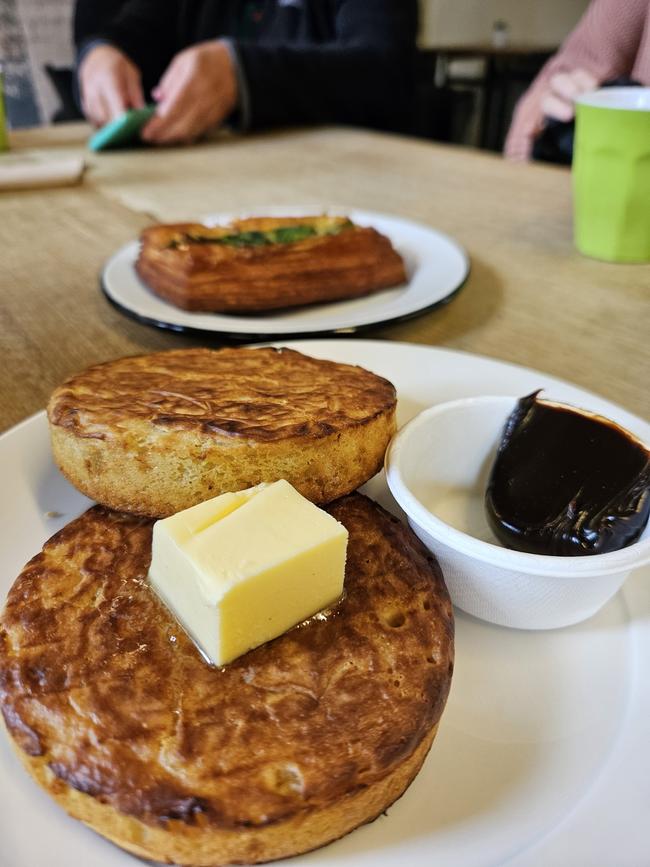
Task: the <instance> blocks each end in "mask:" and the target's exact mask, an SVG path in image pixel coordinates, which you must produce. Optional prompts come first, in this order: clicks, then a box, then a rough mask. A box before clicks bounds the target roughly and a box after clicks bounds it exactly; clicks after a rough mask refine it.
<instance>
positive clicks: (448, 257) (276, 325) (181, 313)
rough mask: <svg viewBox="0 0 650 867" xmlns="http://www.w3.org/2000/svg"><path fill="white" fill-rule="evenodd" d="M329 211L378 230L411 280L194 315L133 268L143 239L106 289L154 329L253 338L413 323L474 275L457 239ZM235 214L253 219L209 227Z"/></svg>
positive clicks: (114, 264)
mask: <svg viewBox="0 0 650 867" xmlns="http://www.w3.org/2000/svg"><path fill="white" fill-rule="evenodd" d="M325 210H326V211H327V212H328V213H330V214H336V213H344V214H346V215H348V216H349V217H350V219H352V220H353V221H354V222H355V223H358V225H360V226H373V227H374V228H375V229H377V230H378V231H380V232H382V233H383V234H384V235H386V236H387V237H389V238H390V239H391V241H392V242H393V245H394V246H395V248H396V249H397V251H398V252H399V253H400V254H401V255H402V257H403V258H404V261H405V263H406V270H407V273H408V276H409V282H408V283H407V284H406V285H404V286H398V287H396V288H394V289H384V290H383V291H381V292H375V293H374V294H372V295H368V296H366V297H365V298H353V299H351V300H349V301H337V302H334V303H331V304H315V305H311V306H309V307H304V308H297V309H295V310H291V311H286V310H283V311H281V312H280V313H270V314H267V315H266V316H233V315H225V314H222V313H191V312H188V311H186V310H181V309H179V308H178V307H174V306H173V305H172V304H168V303H167V302H166V301H163V299H162V298H159V297H158V296H157V295H154V293H153V292H152V291H151V290H150V289H148V288H147V286H145V285H144V283H143V282H142V281H141V280H140V278H139V277H138V275H137V273H136V271H135V268H134V265H135V261H136V259H137V257H138V250H139V247H140V245H139V242H138V241H133V242H131V243H130V244H127V245H126V246H125V247H122V248H121V249H120V250H118V252H117V253H116V254H115V255H114V256H112V257H111V258H110V259H109V260H108V262H107V263H106V266H105V267H104V271H103V273H102V289H103V290H104V293H105V294H106V296H107V297H108V299H109V300H110V301H111V302H112V303H113V304H115V306H116V307H118V309H120V310H121V311H122V312H124V313H126V314H127V315H129V316H131V317H133V318H135V319H138V320H139V321H140V322H144V323H146V324H148V325H155V326H157V327H159V328H167V329H171V330H173V331H190V332H199V333H204V332H209V333H211V334H212V335H217V334H218V335H227V336H230V337H237V338H238V339H244V338H245V339H248V340H254V339H258V338H274V339H278V338H280V337H296V336H301V335H315V334H325V333H332V332H334V333H342V332H345V333H347V332H354V331H357V330H359V329H362V328H367V327H370V326H376V325H380V324H386V323H387V322H396V321H398V320H402V319H409V318H410V317H412V316H417V315H419V314H421V313H424V312H426V311H428V310H431V309H433V308H434V307H437V306H439V305H440V304H444V303H446V302H447V301H450V300H451V298H452V297H453V296H454V294H455V293H456V292H457V291H458V290H459V289H460V288H461V286H462V285H463V283H464V282H465V279H466V277H467V275H468V273H469V259H468V257H467V254H466V253H465V251H464V250H463V248H462V247H460V246H459V244H457V243H456V241H454V240H452V239H451V238H449V237H447V236H446V235H443V234H442V233H440V232H437V231H436V230H435V229H431V228H429V227H428V226H423V225H420V224H418V223H413V222H411V221H409V220H403V219H401V218H400V217H391V216H387V215H385V214H376V213H373V212H370V211H357V210H353V209H352V210H350V209H340V208H327V209H325ZM322 211H323V207H322V206H321V207H318V206H315V207H311V208H306V207H304V206H301V207H283V208H278V207H275V208H273V207H272V208H269V207H266V208H259V209H258V210H257V211H256V213H265V214H267V215H270V216H302V215H305V214H314V213H322ZM234 216H246V215H245V214H239V215H233V214H221V215H213V216H210V217H207V218H205V219H204V220H203V222H205V223H207V224H208V225H217V224H221V223H228V222H230V221H231V220H232V219H233V217H234Z"/></svg>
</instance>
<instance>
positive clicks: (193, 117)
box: [141, 40, 237, 144]
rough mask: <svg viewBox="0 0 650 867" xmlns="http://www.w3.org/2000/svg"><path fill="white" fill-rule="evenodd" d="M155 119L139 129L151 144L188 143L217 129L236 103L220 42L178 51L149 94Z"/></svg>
mask: <svg viewBox="0 0 650 867" xmlns="http://www.w3.org/2000/svg"><path fill="white" fill-rule="evenodd" d="M153 96H154V99H156V100H157V102H158V107H157V108H156V114H155V116H154V117H153V118H152V119H151V120H150V121H149V123H148V124H147V125H146V126H145V127H144V129H143V130H142V133H141V135H142V138H143V139H144V141H147V142H151V143H154V144H176V143H188V142H192V141H194V140H195V139H197V138H198V137H199V136H201V135H203V133H205V132H207V131H208V130H209V129H212V128H213V127H216V126H218V125H219V124H220V123H221V122H222V121H223V120H224V119H225V118H226V117H227V116H228V115H229V114H230V112H231V111H232V110H233V109H234V107H235V105H236V104H237V77H236V74H235V70H234V67H233V62H232V58H231V56H230V51H229V49H228V46H227V45H226V43H224V42H222V41H221V40H212V41H210V42H201V43H199V44H198V45H193V46H192V47H191V48H186V49H185V50H184V51H181V52H179V53H178V54H177V55H176V57H174V59H173V60H172V62H171V63H170V64H169V66H168V67H167V70H166V71H165V74H164V75H163V77H162V78H161V79H160V84H159V85H158V87H157V88H156V89H155V90H154V91H153Z"/></svg>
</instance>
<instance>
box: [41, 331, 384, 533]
mask: <svg viewBox="0 0 650 867" xmlns="http://www.w3.org/2000/svg"><path fill="white" fill-rule="evenodd" d="M395 406H396V397H395V389H394V387H393V386H392V385H391V383H390V382H388V381H387V380H385V379H382V378H381V377H379V376H376V375H375V374H374V373H370V372H369V371H367V370H364V369H363V368H361V367H354V366H352V365H348V364H338V363H336V362H332V361H322V360H320V359H316V358H310V357H309V356H306V355H303V354H301V353H299V352H295V351H294V350H290V349H271V348H261V349H246V348H241V349H219V350H211V349H180V350H174V351H171V352H157V353H153V354H150V355H140V356H134V357H130V358H120V359H117V360H116V361H109V362H107V363H106V364H100V365H97V366H95V367H91V368H89V369H88V370H85V371H83V372H82V373H80V374H78V375H76V376H73V377H72V378H71V379H69V380H68V381H67V382H65V383H64V384H63V385H62V386H60V387H59V388H57V389H56V390H55V392H54V393H53V394H52V397H51V399H50V402H49V405H48V419H49V424H50V434H51V441H52V450H53V453H54V457H55V460H56V462H57V464H58V465H59V467H60V469H61V471H62V472H63V474H64V475H65V476H66V477H67V478H68V479H69V480H70V481H71V482H72V484H73V485H75V487H76V488H78V490H80V491H81V492H82V493H84V494H86V495H87V496H89V497H91V498H92V499H94V500H96V501H97V502H99V503H103V504H104V505H107V506H110V507H111V508H114V509H119V510H121V511H127V512H134V513H137V514H141V515H149V516H152V517H161V516H165V515H170V514H173V513H174V512H179V511H180V510H181V509H185V508H187V507H188V506H193V505H194V504H195V503H199V502H202V501H203V500H208V499H210V498H211V497H215V496H217V494H222V493H224V492H226V491H238V490H242V489H243V488H249V487H251V486H252V485H257V484H259V483H260V482H274V481H277V480H278V479H286V480H287V481H288V482H290V483H291V484H292V485H293V486H294V487H295V488H297V489H298V490H299V491H300V493H301V494H303V495H304V496H305V497H307V498H308V499H310V500H312V501H313V502H315V503H326V502H329V501H330V500H334V499H336V498H337V497H340V496H342V495H343V494H348V493H350V492H351V491H353V490H355V489H356V488H358V487H359V485H362V484H363V483H364V482H366V481H367V480H368V479H369V478H371V477H372V476H373V475H374V474H375V473H376V472H378V471H379V470H380V469H381V466H382V464H383V459H384V452H385V451H386V447H387V445H388V442H389V440H390V438H391V436H392V434H393V433H394V430H395Z"/></svg>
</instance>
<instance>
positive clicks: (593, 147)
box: [573, 87, 650, 262]
mask: <svg viewBox="0 0 650 867" xmlns="http://www.w3.org/2000/svg"><path fill="white" fill-rule="evenodd" d="M573 203H574V232H575V244H576V247H577V248H578V250H580V252H581V253H584V254H585V255H586V256H593V257H594V258H596V259H605V260H606V261H608V262H650V87H608V88H604V89H602V90H596V91H594V92H593V93H588V94H585V95H584V96H583V97H581V98H580V99H579V100H578V101H577V104H576V132H575V144H574V151H573Z"/></svg>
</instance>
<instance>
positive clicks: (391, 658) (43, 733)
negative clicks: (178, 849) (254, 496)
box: [0, 495, 453, 842]
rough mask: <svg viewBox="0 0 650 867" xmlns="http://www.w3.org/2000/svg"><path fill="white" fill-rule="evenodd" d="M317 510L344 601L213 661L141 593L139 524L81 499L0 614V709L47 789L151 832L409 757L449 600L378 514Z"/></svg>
mask: <svg viewBox="0 0 650 867" xmlns="http://www.w3.org/2000/svg"><path fill="white" fill-rule="evenodd" d="M329 511H330V512H331V514H333V515H334V517H335V518H337V519H338V520H339V521H341V522H342V523H343V524H344V525H345V526H346V527H347V528H348V530H349V533H350V541H349V548H348V563H347V568H346V584H345V586H346V595H345V597H344V599H343V601H342V602H341V603H339V607H338V608H337V609H336V611H335V613H333V614H331V615H330V616H328V617H327V618H326V619H324V620H319V619H313V620H311V621H309V622H308V623H307V624H305V625H303V626H299V627H296V628H295V629H293V630H291V631H290V632H288V633H286V634H285V635H283V636H281V637H280V638H278V639H276V640H274V641H272V642H270V643H268V644H266V645H263V646H262V647H260V648H257V649H256V650H253V651H251V652H250V653H248V654H246V655H244V656H243V657H240V658H239V659H238V660H236V661H235V662H233V663H232V664H230V665H229V666H227V667H225V668H224V669H215V668H212V667H209V666H208V665H206V663H205V662H204V661H203V660H202V658H201V656H200V654H199V652H198V651H197V650H196V648H195V646H194V645H193V644H192V642H191V641H190V640H189V639H188V638H187V636H186V635H185V634H184V632H183V631H182V629H181V628H180V627H179V626H178V624H177V622H176V621H175V620H174V619H173V617H172V616H171V615H170V613H169V612H168V611H167V609H166V608H164V607H163V606H162V605H161V603H160V602H159V601H158V599H157V597H156V596H155V595H154V593H153V592H152V591H151V590H150V588H149V586H148V584H147V581H146V574H147V568H148V565H149V560H150V546H151V523H150V522H149V521H146V520H144V519H139V518H134V517H132V516H127V515H121V514H118V513H115V512H110V511H108V510H106V509H104V508H103V507H99V506H96V507H94V508H92V509H91V510H90V511H88V512H86V513H85V514H84V515H82V516H81V517H80V518H78V519H77V520H76V521H73V522H72V523H71V524H69V525H68V526H67V527H65V528H64V529H63V530H62V531H61V532H59V533H57V534H56V535H55V536H54V537H53V538H52V539H50V541H49V542H47V543H46V545H45V547H44V549H43V551H42V553H40V554H39V555H37V556H36V557H35V558H34V559H33V560H32V561H31V562H30V563H28V564H27V566H26V567H25V568H24V570H23V572H22V573H21V575H20V576H19V578H18V579H17V581H16V582H15V584H14V585H13V587H12V589H11V591H10V593H9V597H8V601H7V605H6V609H5V611H4V613H3V615H2V618H1V619H0V702H1V705H2V711H3V714H4V719H5V721H6V724H7V726H8V729H9V732H10V733H11V735H12V737H13V739H14V741H15V743H16V744H17V746H18V747H19V749H20V750H21V751H24V753H26V754H27V757H26V763H27V766H28V767H36V766H37V764H41V765H42V764H43V763H45V764H46V765H47V766H49V768H50V769H51V771H52V772H53V774H54V778H55V779H57V780H58V781H59V783H58V785H59V789H57V788H56V786H52V787H50V789H51V792H52V794H54V796H55V797H57V792H58V794H59V795H60V794H61V791H63V790H67V787H72V788H73V789H76V790H78V791H81V792H85V793H87V794H88V795H90V796H92V798H93V799H96V800H97V801H100V802H101V803H102V804H104V805H110V806H112V807H113V808H114V809H115V810H117V811H119V812H120V813H121V814H127V815H130V816H132V817H136V818H137V819H139V820H141V821H143V822H145V823H148V825H155V826H157V827H161V826H163V827H169V825H168V822H167V820H169V819H172V820H177V823H176V824H182V825H183V826H194V825H196V824H197V823H199V824H202V825H203V826H207V827H213V828H217V827H218V828H225V829H235V830H237V829H245V828H255V827H262V826H269V825H273V824H274V823H278V822H282V821H284V820H285V819H287V818H290V817H292V816H296V815H303V816H304V815H306V814H309V813H310V811H313V810H318V809H319V808H322V807H324V806H325V805H327V804H329V803H331V802H334V801H338V800H339V799H341V798H343V797H345V796H346V795H347V794H349V793H354V792H357V791H359V790H361V789H363V788H364V787H367V786H371V785H372V784H373V783H374V782H375V781H377V780H380V779H382V777H383V776H384V775H386V774H388V773H390V772H391V771H392V770H393V769H394V768H396V767H397V766H399V764H400V763H401V762H402V761H403V760H405V759H406V758H407V757H408V756H410V755H411V754H412V753H413V751H414V750H415V749H416V748H417V746H418V745H419V744H420V743H421V742H422V740H423V739H424V738H425V737H426V736H427V735H428V734H430V733H431V730H432V727H433V726H435V724H436V723H437V721H438V719H439V717H440V715H441V713H442V710H443V707H444V704H445V700H446V698H447V693H448V691H449V685H450V679H451V671H452V664H453V621H452V611H451V605H450V602H449V598H448V595H447V591H446V589H445V586H444V583H443V580H442V577H441V574H440V571H439V569H438V566H437V564H436V563H435V561H433V559H432V558H431V557H430V556H429V555H428V552H427V551H426V550H425V549H424V548H423V546H422V545H421V544H420V542H419V540H418V539H416V537H415V536H414V535H413V534H412V533H411V531H410V530H409V529H408V528H407V527H406V526H404V525H403V524H401V523H400V522H399V521H397V519H395V518H392V517H391V516H389V515H388V514H387V513H386V512H384V511H383V510H382V509H381V508H380V507H378V506H377V505H376V504H374V503H372V502H371V501H370V500H368V499H366V498H364V497H362V496H360V495H352V496H349V497H346V498H344V499H342V500H340V501H338V502H337V503H335V504H333V505H332V506H331V507H330V508H329ZM29 757H31V758H29ZM30 762H31V763H33V764H32V765H30ZM394 797H396V795H395V796H393V798H394ZM382 809H383V807H382ZM373 817H374V815H373V816H368V817H366V819H365V820H367V819H368V818H373ZM172 824H173V823H172ZM348 830H349V828H348ZM117 841H118V842H120V840H119V839H118V840H117ZM320 842H323V840H321V841H320Z"/></svg>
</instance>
